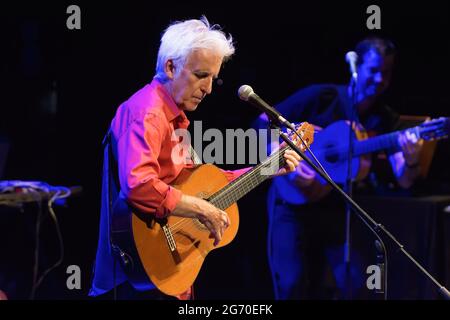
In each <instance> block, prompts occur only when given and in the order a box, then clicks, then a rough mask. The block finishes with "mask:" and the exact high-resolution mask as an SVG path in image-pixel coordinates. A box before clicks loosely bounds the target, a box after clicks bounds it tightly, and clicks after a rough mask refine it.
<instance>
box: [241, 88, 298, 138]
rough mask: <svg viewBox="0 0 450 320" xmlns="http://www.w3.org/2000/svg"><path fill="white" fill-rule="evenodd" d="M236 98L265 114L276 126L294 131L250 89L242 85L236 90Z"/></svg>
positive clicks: (293, 128)
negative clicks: (282, 126) (280, 125)
mask: <svg viewBox="0 0 450 320" xmlns="http://www.w3.org/2000/svg"><path fill="white" fill-rule="evenodd" d="M238 96H239V98H240V99H241V100H244V101H248V102H250V103H251V104H253V105H254V106H255V107H257V108H258V109H260V110H261V111H262V112H264V113H265V114H267V116H268V117H269V118H270V119H271V120H272V121H275V122H276V123H278V124H282V125H284V126H286V127H288V128H289V129H291V130H293V131H295V127H294V126H293V125H292V124H291V123H290V122H289V121H287V120H286V119H285V118H284V117H283V116H282V115H281V114H280V113H279V112H278V111H277V110H275V108H273V107H271V106H270V105H269V104H267V103H266V102H265V101H264V100H263V99H261V98H260V97H259V96H258V95H257V94H256V93H255V92H253V89H252V87H250V86H248V85H246V84H244V85H242V86H241V87H240V88H239V90H238Z"/></svg>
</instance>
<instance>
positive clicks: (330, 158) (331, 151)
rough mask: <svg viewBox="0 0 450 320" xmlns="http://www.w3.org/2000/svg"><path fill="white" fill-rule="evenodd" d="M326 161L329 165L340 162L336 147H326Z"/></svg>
mask: <svg viewBox="0 0 450 320" xmlns="http://www.w3.org/2000/svg"><path fill="white" fill-rule="evenodd" d="M325 160H326V161H327V162H329V163H336V162H338V161H339V153H338V152H336V150H335V148H334V145H327V146H325Z"/></svg>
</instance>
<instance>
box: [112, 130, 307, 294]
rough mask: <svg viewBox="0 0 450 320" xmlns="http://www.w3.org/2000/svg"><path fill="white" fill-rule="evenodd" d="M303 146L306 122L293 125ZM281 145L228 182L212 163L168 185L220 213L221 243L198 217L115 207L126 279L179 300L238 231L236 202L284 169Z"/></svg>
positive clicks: (115, 240) (116, 247) (117, 246)
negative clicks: (224, 221)
mask: <svg viewBox="0 0 450 320" xmlns="http://www.w3.org/2000/svg"><path fill="white" fill-rule="evenodd" d="M296 132H297V133H298V134H299V135H300V136H301V137H302V139H303V142H304V143H305V144H307V145H310V144H311V143H312V142H313V136H314V127H313V126H311V125H310V124H308V123H306V122H304V123H302V124H300V125H297V126H296ZM290 139H291V140H292V141H293V142H294V143H295V144H296V145H297V146H298V147H299V148H300V149H302V151H305V149H306V146H305V145H303V143H302V141H301V140H300V139H298V137H296V136H295V135H292V134H291V137H290ZM288 148H289V147H288V146H284V147H283V145H281V147H280V149H279V150H278V151H276V152H274V153H273V154H272V155H271V156H270V157H268V158H267V159H266V160H265V161H263V162H262V163H260V164H259V165H257V166H255V167H254V168H252V169H251V170H249V171H247V172H246V173H245V174H243V175H241V176H240V177H238V178H237V179H235V180H234V181H232V182H231V183H229V182H228V180H227V179H226V177H225V174H224V173H223V172H222V171H221V170H220V169H219V168H217V167H216V166H214V165H212V164H204V165H199V166H197V167H195V168H191V169H184V170H183V171H182V172H181V173H180V175H179V176H178V177H177V179H176V180H175V181H174V182H173V184H172V186H174V187H175V188H177V189H178V190H180V191H182V192H183V193H184V194H187V195H192V196H196V197H199V198H203V199H205V200H207V201H209V202H210V203H212V204H213V205H214V206H216V207H218V208H220V209H221V210H224V211H225V212H226V213H227V214H228V216H229V218H230V222H231V223H230V226H229V227H228V228H227V229H226V230H225V232H224V234H223V237H222V240H221V241H220V243H219V245H218V246H216V247H214V246H213V242H214V240H213V239H210V238H209V235H210V232H209V231H208V229H207V228H206V227H205V226H204V225H203V224H202V223H201V222H200V221H199V220H197V219H191V218H183V217H176V216H169V217H167V218H165V219H157V218H155V217H154V216H152V215H149V214H144V213H140V212H136V211H133V210H132V209H131V208H130V207H129V206H128V205H127V204H126V203H125V201H119V202H118V203H116V205H115V206H114V208H113V214H112V221H111V231H112V244H113V251H114V253H115V254H116V256H117V257H118V258H119V260H120V261H121V264H122V266H123V269H124V270H125V272H126V273H127V275H128V277H129V279H130V281H131V282H132V283H133V284H135V285H137V286H139V285H142V284H145V283H148V282H149V280H150V281H151V282H152V283H153V284H154V285H156V287H157V288H158V289H159V290H160V291H162V292H164V293H165V294H168V295H172V296H177V295H179V294H181V293H183V292H185V291H186V290H187V289H189V288H190V286H191V285H192V284H193V283H194V281H195V279H196V277H197V275H198V273H199V271H200V269H201V266H202V264H203V261H204V260H205V258H206V256H207V254H208V253H209V252H210V251H211V250H213V249H216V248H219V247H223V246H225V245H227V244H229V243H230V242H231V241H232V240H233V239H234V237H235V236H236V233H237V231H238V227H239V213H238V207H237V205H236V201H238V200H239V199H240V198H242V197H243V196H244V195H246V194H247V193H248V192H250V191H251V190H252V189H254V188H255V187H257V186H258V185H259V184H261V183H262V182H263V181H265V180H266V179H267V178H269V177H271V176H272V175H274V174H275V173H277V172H278V169H279V168H281V167H283V166H284V165H285V158H284V157H283V154H284V152H285V150H286V149H288Z"/></svg>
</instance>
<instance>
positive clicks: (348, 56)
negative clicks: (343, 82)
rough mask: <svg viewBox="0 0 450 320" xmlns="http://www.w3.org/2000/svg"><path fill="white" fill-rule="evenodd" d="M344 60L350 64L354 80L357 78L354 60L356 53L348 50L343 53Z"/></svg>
mask: <svg viewBox="0 0 450 320" xmlns="http://www.w3.org/2000/svg"><path fill="white" fill-rule="evenodd" d="M345 61H347V63H348V64H349V65H350V73H351V74H352V79H353V80H354V81H356V80H358V72H356V61H358V54H357V53H356V52H355V51H349V52H347V54H346V55H345Z"/></svg>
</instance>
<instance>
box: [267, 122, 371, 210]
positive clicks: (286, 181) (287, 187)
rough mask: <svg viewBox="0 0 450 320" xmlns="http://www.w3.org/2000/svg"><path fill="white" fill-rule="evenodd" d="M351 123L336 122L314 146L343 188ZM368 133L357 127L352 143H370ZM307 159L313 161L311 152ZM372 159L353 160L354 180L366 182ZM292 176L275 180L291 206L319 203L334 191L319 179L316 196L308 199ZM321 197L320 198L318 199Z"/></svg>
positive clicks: (334, 178)
mask: <svg viewBox="0 0 450 320" xmlns="http://www.w3.org/2000/svg"><path fill="white" fill-rule="evenodd" d="M349 125H350V124H349V122H348V121H345V120H342V121H337V122H334V123H333V124H331V125H329V126H328V127H326V128H325V129H323V130H320V131H319V132H317V133H316V134H315V137H314V144H312V146H311V150H312V152H313V153H314V154H315V156H316V157H317V159H318V160H319V162H320V163H321V164H322V165H323V167H324V168H325V170H326V171H327V172H328V174H329V175H330V177H331V178H332V179H333V181H334V182H336V183H340V184H344V183H345V180H346V179H347V155H348V149H349V133H350V132H349ZM367 138H368V136H367V133H366V132H365V131H364V129H363V128H362V127H357V128H355V129H354V130H353V132H352V139H354V140H355V139H356V140H364V139H367ZM306 155H307V156H308V157H309V158H310V159H311V160H313V158H312V157H311V155H310V154H309V152H306ZM370 163H371V161H370V157H369V156H368V155H362V156H359V157H354V158H353V160H352V179H356V180H359V179H363V178H365V177H366V176H367V174H368V173H369V170H370ZM291 179H292V178H290V177H289V175H284V176H280V177H276V178H275V179H274V185H275V187H276V188H277V190H278V194H279V195H280V197H282V198H283V200H285V201H287V202H288V203H290V204H294V205H300V204H304V203H307V202H311V201H318V200H320V199H321V198H322V197H323V196H324V195H326V194H328V192H329V191H331V187H330V186H329V185H328V184H327V182H326V181H325V180H324V179H323V178H322V177H320V176H318V177H317V180H318V181H317V183H316V186H314V187H315V190H314V194H312V195H308V194H306V193H305V192H304V191H302V190H301V188H299V187H298V186H296V185H295V184H294V183H293V182H292V181H291ZM318 195H319V196H318Z"/></svg>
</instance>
